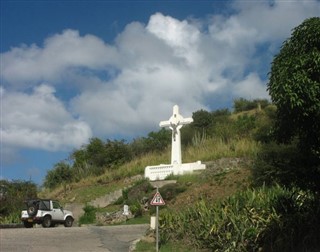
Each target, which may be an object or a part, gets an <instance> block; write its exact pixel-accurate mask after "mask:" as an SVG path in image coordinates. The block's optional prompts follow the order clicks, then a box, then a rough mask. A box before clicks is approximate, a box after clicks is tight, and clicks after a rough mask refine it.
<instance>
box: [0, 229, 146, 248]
mask: <svg viewBox="0 0 320 252" xmlns="http://www.w3.org/2000/svg"><path fill="white" fill-rule="evenodd" d="M148 228H149V225H121V226H86V227H72V228H65V227H63V226H59V227H55V228H40V227H39V228H10V229H0V251H1V252H14V251H19V252H21V251H28V252H43V251H45V252H55V251H59V252H61V251H66V252H73V251H74V252H88V251H92V252H100V251H101V252H102V251H104V252H106V251H110V252H128V251H129V248H130V246H131V245H132V243H133V242H134V241H135V240H137V239H139V238H141V237H142V236H143V235H144V234H145V233H146V231H147V229H148Z"/></svg>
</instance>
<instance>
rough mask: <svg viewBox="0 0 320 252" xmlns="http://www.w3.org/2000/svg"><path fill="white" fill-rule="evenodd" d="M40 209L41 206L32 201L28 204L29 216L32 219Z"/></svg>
mask: <svg viewBox="0 0 320 252" xmlns="http://www.w3.org/2000/svg"><path fill="white" fill-rule="evenodd" d="M38 209H39V206H38V204H37V202H35V201H30V202H29V203H28V208H27V212H28V214H29V216H31V217H33V216H36V215H37V212H38Z"/></svg>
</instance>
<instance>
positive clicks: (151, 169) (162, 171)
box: [144, 161, 206, 181]
mask: <svg viewBox="0 0 320 252" xmlns="http://www.w3.org/2000/svg"><path fill="white" fill-rule="evenodd" d="M204 169H206V165H205V164H201V161H197V162H195V163H185V164H161V165H153V166H147V167H146V168H145V170H144V177H145V178H148V179H149V180H150V181H156V180H165V178H166V177H167V176H169V175H171V174H173V175H183V174H188V173H192V172H193V171H196V170H204Z"/></svg>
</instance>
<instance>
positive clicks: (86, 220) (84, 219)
mask: <svg viewBox="0 0 320 252" xmlns="http://www.w3.org/2000/svg"><path fill="white" fill-rule="evenodd" d="M83 211H84V214H83V215H82V216H80V218H79V224H80V225H81V224H92V223H95V221H96V212H97V209H96V208H95V207H94V206H91V205H85V207H84V208H83Z"/></svg>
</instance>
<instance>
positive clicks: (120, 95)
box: [0, 0, 320, 150]
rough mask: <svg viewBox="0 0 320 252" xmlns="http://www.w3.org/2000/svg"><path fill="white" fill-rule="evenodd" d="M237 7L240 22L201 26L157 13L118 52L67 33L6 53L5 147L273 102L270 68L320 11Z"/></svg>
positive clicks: (219, 19) (68, 143)
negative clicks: (176, 113)
mask: <svg viewBox="0 0 320 252" xmlns="http://www.w3.org/2000/svg"><path fill="white" fill-rule="evenodd" d="M231 6H232V8H233V12H232V14H229V15H218V14H216V15H211V16H208V17H206V18H205V19H202V20H196V21H194V20H178V19H176V18H174V17H171V16H167V15H164V14H162V13H155V14H154V15H152V16H151V17H150V19H149V21H148V23H147V24H142V23H139V22H132V23H130V24H128V25H127V26H126V27H125V29H124V30H123V31H122V32H121V33H119V34H118V36H117V37H116V38H115V40H114V43H113V44H108V43H106V42H104V41H103V40H102V39H101V38H98V37H96V36H93V35H90V34H87V35H84V36H82V35H80V34H79V32H78V31H75V30H70V29H67V30H64V31H62V32H61V33H58V34H55V35H53V36H51V37H48V38H46V39H45V40H44V43H43V45H29V46H28V45H24V46H21V47H16V48H12V49H11V50H10V51H8V52H5V53H2V54H1V60H2V61H1V62H2V69H1V79H2V82H3V83H2V85H3V86H4V88H2V89H0V91H1V95H2V99H3V112H2V114H3V115H2V117H3V122H4V123H3V124H2V126H1V135H2V141H3V142H4V143H5V144H6V145H8V146H17V147H29V148H41V149H46V150H58V149H61V148H62V149H63V148H70V147H77V146H80V145H81V144H83V143H84V142H86V141H87V139H88V138H89V137H91V136H92V135H94V136H100V137H103V138H107V137H112V136H114V135H121V136H124V137H135V136H137V135H142V134H145V133H147V132H148V131H151V130H157V129H158V127H157V125H158V123H159V121H161V120H164V119H167V118H169V116H170V114H171V111H172V106H173V105H174V104H178V105H179V106H180V111H181V113H182V114H183V115H184V116H190V115H191V114H192V112H195V111H196V110H199V109H208V110H210V109H215V108H219V107H221V106H220V105H219V103H220V102H224V103H225V99H226V97H228V101H229V104H230V105H231V102H232V100H233V99H234V98H235V97H243V98H249V99H251V98H252V99H254V98H268V94H267V91H266V82H267V71H264V72H263V71H261V69H269V64H270V60H271V59H272V57H273V55H274V54H275V53H276V52H278V50H279V47H280V46H281V43H282V42H283V40H284V39H286V38H287V37H289V35H290V32H291V29H292V28H294V27H295V26H297V25H298V24H300V23H301V22H302V21H303V20H304V19H305V18H308V17H311V16H315V15H318V13H319V11H320V3H319V2H318V1H299V2H294V3H292V2H285V1H278V0H276V1H272V2H270V1H255V2H254V3H253V2H250V3H249V2H245V1H234V2H232V4H231ZM43 83H50V85H49V84H43ZM30 87H31V88H33V89H32V91H30ZM68 87H69V88H70V87H72V88H70V89H68ZM71 91H72V92H71ZM55 92H56V93H58V94H59V95H58V94H56V93H55ZM64 92H69V93H68V94H67V95H62V96H61V94H62V93H64ZM58 97H64V98H63V100H59V98H58ZM65 97H67V98H65ZM213 97H214V99H213ZM222 99H223V100H222Z"/></svg>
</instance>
